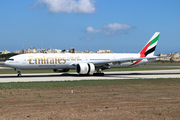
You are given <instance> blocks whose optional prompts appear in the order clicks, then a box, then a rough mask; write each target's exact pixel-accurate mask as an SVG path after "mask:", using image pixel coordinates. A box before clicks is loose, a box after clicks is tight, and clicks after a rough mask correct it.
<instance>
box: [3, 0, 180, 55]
mask: <svg viewBox="0 0 180 120" xmlns="http://www.w3.org/2000/svg"><path fill="white" fill-rule="evenodd" d="M179 6H180V1H179V0H171V1H170V0H1V1H0V51H3V50H9V51H11V52H12V51H16V50H22V49H28V48H29V47H30V46H32V47H35V48H36V49H38V48H47V49H48V48H51V49H66V50H68V49H69V48H71V47H73V48H75V50H77V51H84V50H91V51H94V52H96V51H97V50H104V49H106V50H112V51H114V52H116V53H138V52H140V51H141V49H142V48H143V47H144V46H145V44H146V43H147V42H148V41H149V39H150V38H151V37H152V35H153V34H154V33H155V32H160V37H159V41H158V44H157V47H156V52H155V54H160V53H163V54H167V53H175V52H178V53H180V33H179V28H180V7H179Z"/></svg>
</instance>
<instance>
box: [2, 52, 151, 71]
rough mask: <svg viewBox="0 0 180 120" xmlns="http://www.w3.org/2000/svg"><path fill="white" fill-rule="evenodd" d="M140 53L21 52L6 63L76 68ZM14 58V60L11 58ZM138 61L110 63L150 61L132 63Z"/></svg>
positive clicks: (116, 65)
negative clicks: (85, 64)
mask: <svg viewBox="0 0 180 120" xmlns="http://www.w3.org/2000/svg"><path fill="white" fill-rule="evenodd" d="M139 57H140V54H138V53H136V54H132V53H129V54H128V53H113V54H112V53H88V54H81V53H78V54H76V53H51V54H50V53H48V54H47V53H36V54H21V55H17V56H14V57H11V58H10V60H8V61H6V62H5V64H6V65H8V66H10V67H12V68H16V69H75V68H76V67H75V66H74V65H75V64H79V63H94V62H103V61H111V60H116V59H123V58H139ZM11 59H12V60H11ZM135 62H136V61H131V62H115V63H109V64H108V65H109V66H110V68H123V67H133V66H137V65H140V64H145V63H147V62H149V61H148V60H147V59H143V60H142V61H140V62H138V63H137V64H134V65H132V64H133V63H135Z"/></svg>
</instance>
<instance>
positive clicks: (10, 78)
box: [0, 70, 180, 82]
mask: <svg viewBox="0 0 180 120" xmlns="http://www.w3.org/2000/svg"><path fill="white" fill-rule="evenodd" d="M146 78H180V70H151V71H116V72H105V75H104V76H79V75H78V74H77V73H45V74H44V73H43V74H23V75H22V77H17V74H2V75H0V82H33V81H76V80H113V79H114V80H115V79H146Z"/></svg>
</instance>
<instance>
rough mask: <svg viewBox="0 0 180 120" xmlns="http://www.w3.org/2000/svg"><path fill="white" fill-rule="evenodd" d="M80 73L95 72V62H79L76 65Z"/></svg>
mask: <svg viewBox="0 0 180 120" xmlns="http://www.w3.org/2000/svg"><path fill="white" fill-rule="evenodd" d="M76 71H77V73H78V74H93V73H94V71H95V66H94V64H93V63H79V64H78V65H77V67H76Z"/></svg>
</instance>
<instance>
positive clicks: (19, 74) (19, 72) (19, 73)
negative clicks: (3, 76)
mask: <svg viewBox="0 0 180 120" xmlns="http://www.w3.org/2000/svg"><path fill="white" fill-rule="evenodd" d="M15 70H16V71H17V72H18V74H17V76H18V77H21V76H22V75H21V70H20V69H15Z"/></svg>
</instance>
